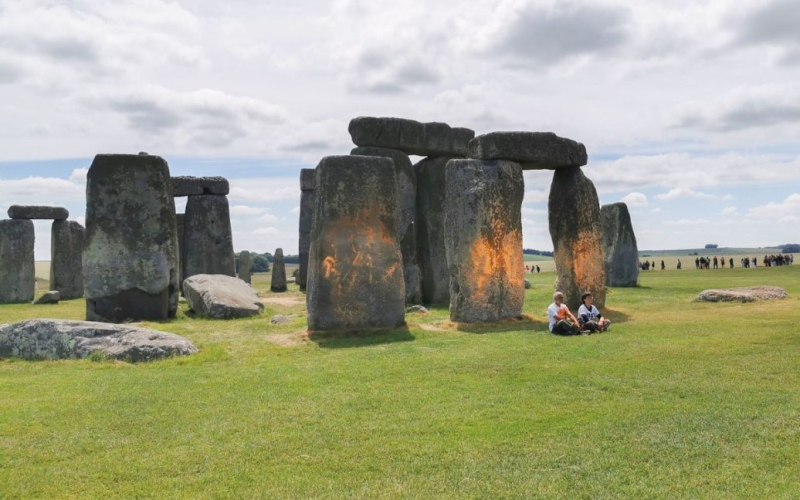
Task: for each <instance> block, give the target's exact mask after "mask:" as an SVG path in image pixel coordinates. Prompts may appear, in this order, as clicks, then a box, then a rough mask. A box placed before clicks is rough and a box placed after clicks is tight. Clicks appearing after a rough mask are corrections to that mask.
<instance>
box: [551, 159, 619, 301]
mask: <svg viewBox="0 0 800 500" xmlns="http://www.w3.org/2000/svg"><path fill="white" fill-rule="evenodd" d="M548 212H549V218H550V237H551V238H552V239H553V256H554V260H555V264H556V269H557V271H558V280H557V281H556V288H557V289H558V290H560V291H562V292H564V297H565V301H566V304H567V306H568V307H569V308H570V309H571V310H573V311H574V310H576V309H577V308H578V307H579V306H580V305H581V294H582V293H583V292H592V295H593V296H594V303H595V305H597V307H599V308H603V307H604V306H605V302H606V273H605V262H604V259H603V227H602V224H601V223H600V202H599V201H598V198H597V191H596V190H595V188H594V184H593V183H592V181H591V180H589V178H588V177H586V176H585V175H584V174H583V171H582V170H581V169H580V168H579V167H563V168H559V169H557V170H556V171H555V174H554V175H553V183H552V185H551V186H550V200H549V202H548Z"/></svg>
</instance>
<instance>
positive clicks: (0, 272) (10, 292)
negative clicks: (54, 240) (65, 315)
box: [0, 219, 36, 304]
mask: <svg viewBox="0 0 800 500" xmlns="http://www.w3.org/2000/svg"><path fill="white" fill-rule="evenodd" d="M35 238H36V234H35V232H34V229H33V222H32V221H30V220H20V219H6V220H0V303H6V304H14V303H20V302H30V301H32V300H33V295H34V291H35V288H36V269H35V266H34V256H33V245H34V239H35Z"/></svg>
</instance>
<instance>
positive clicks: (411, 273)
mask: <svg viewBox="0 0 800 500" xmlns="http://www.w3.org/2000/svg"><path fill="white" fill-rule="evenodd" d="M350 154H352V155H361V156H380V157H383V158H391V159H392V161H394V173H395V179H396V180H397V203H398V207H397V237H398V238H400V252H401V253H402V254H403V279H405V282H406V304H419V303H420V302H421V301H422V288H421V287H422V284H421V283H420V277H421V275H420V271H419V265H418V264H417V232H416V226H415V225H414V221H415V220H416V213H417V177H416V175H415V174H414V166H413V165H412V164H411V159H410V158H409V157H408V155H407V154H405V153H404V152H402V151H400V150H398V149H388V148H370V147H365V148H355V149H353V150H352V151H351V152H350Z"/></svg>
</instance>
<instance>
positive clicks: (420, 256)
mask: <svg viewBox="0 0 800 500" xmlns="http://www.w3.org/2000/svg"><path fill="white" fill-rule="evenodd" d="M450 160H451V157H449V156H434V157H429V158H425V159H423V160H421V161H420V162H418V163H416V164H415V165H414V173H415V174H416V177H417V220H416V227H417V262H418V263H419V269H420V273H421V283H422V301H423V302H424V303H426V304H433V305H446V304H449V303H450V271H449V270H448V268H447V255H446V251H445V236H444V210H445V192H446V183H445V167H446V166H447V162H448V161H450Z"/></svg>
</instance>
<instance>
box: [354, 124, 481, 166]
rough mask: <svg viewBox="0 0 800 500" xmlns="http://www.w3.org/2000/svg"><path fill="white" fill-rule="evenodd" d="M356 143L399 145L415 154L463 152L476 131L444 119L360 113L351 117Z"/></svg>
mask: <svg viewBox="0 0 800 500" xmlns="http://www.w3.org/2000/svg"><path fill="white" fill-rule="evenodd" d="M348 130H349V131H350V137H351V138H352V139H353V143H354V144H355V145H356V146H361V147H369V146H374V147H379V148H391V149H399V150H400V151H404V152H405V153H407V154H410V155H418V156H465V155H466V154H467V151H468V144H469V141H470V139H472V138H473V137H475V132H474V131H472V130H470V129H468V128H452V127H450V125H448V124H446V123H437V122H432V123H420V122H418V121H415V120H407V119H405V118H376V117H371V116H360V117H358V118H353V119H352V120H350V126H349V127H348Z"/></svg>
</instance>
